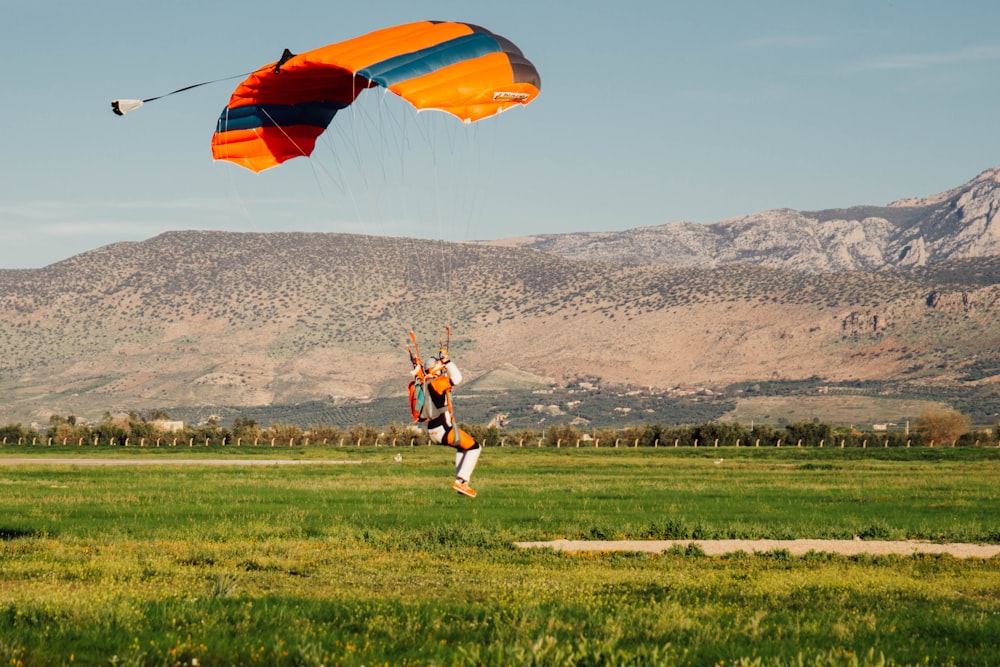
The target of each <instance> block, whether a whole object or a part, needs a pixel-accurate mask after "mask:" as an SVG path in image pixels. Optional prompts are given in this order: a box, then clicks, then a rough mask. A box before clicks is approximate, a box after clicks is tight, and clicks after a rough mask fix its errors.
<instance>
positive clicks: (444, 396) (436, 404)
mask: <svg viewBox="0 0 1000 667" xmlns="http://www.w3.org/2000/svg"><path fill="white" fill-rule="evenodd" d="M413 374H414V376H415V377H418V378H419V377H421V376H422V377H423V378H424V383H423V384H424V387H425V388H426V397H425V401H426V406H425V409H424V412H423V415H424V416H425V417H426V419H427V435H428V436H429V437H430V439H431V441H432V442H434V443H435V444H438V445H445V446H447V447H452V448H453V449H454V450H455V481H454V482H453V483H452V485H451V488H453V489H455V491H457V492H458V493H460V494H462V495H463V496H468V497H470V498H475V497H476V492H475V491H474V490H473V489H472V488H471V487H470V486H469V479H470V478H471V477H472V471H473V470H475V468H476V463H477V462H478V461H479V454H480V452H482V447H481V446H480V444H479V443H478V442H476V439H475V438H474V437H472V436H471V435H469V434H468V433H466V432H465V431H464V430H462V428H461V427H459V426H458V425H457V424H456V423H455V416H454V413H453V411H452V405H451V395H450V394H451V390H452V387H454V386H456V385H459V384H461V382H462V372H461V371H459V370H458V366H456V365H455V362H453V361H451V359H449V358H448V353H447V352H445V351H442V352H441V356H440V357H438V358H436V359H433V358H432V359H431V363H430V365H429V366H428V367H427V368H423V367H422V366H421V365H420V361H419V360H416V361H415V362H414V368H413Z"/></svg>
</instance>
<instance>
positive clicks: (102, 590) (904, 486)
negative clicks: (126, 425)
mask: <svg viewBox="0 0 1000 667" xmlns="http://www.w3.org/2000/svg"><path fill="white" fill-rule="evenodd" d="M396 454H400V455H402V459H403V460H402V461H400V462H395V461H393V456H394V455H396ZM22 456H33V457H34V456H40V457H54V456H59V457H66V456H88V457H96V456H102V457H110V458H115V459H123V458H124V459H144V460H145V459H150V458H155V459H157V460H164V461H166V460H170V459H171V458H174V459H180V458H193V457H204V458H212V459H216V458H238V459H243V460H257V461H260V462H264V461H266V460H269V459H274V458H286V459H298V460H310V459H314V460H317V459H329V460H348V461H355V462H356V461H361V463H360V464H357V465H354V464H351V465H268V464H265V463H261V464H259V465H254V466H249V467H248V466H192V465H163V466H159V465H157V466H147V465H142V466H139V465H136V466H111V467H93V466H84V465H71V464H63V463H58V464H46V465H30V466H26V465H8V464H5V463H4V459H5V458H6V459H7V460H9V459H10V458H11V457H22ZM719 459H722V460H721V461H720V462H719V463H716V461H717V460H719ZM452 462H453V456H452V455H451V451H450V450H446V449H443V448H436V447H422V448H398V449H397V448H384V447H383V448H371V447H362V448H356V447H345V448H329V449H325V448H308V449H301V448H296V449H288V448H240V449H237V448H233V447H229V448H225V449H222V448H193V449H191V448H177V449H173V448H169V449H161V450H151V449H147V450H140V449H136V448H131V449H128V450H126V449H123V448H86V447H84V448H73V447H68V448H63V447H52V448H47V447H7V448H3V449H0V662H2V663H3V664H10V665H50V664H56V665H60V664H65V665H69V664H88V665H89V664H134V665H195V664H198V665H233V664H235V665H428V664H434V665H660V664H662V665H706V664H725V665H802V664H809V665H813V664H820V665H903V664H906V665H909V664H933V665H942V664H944V665H947V664H955V665H996V664H1000V642H998V640H997V637H1000V559H990V560H978V559H970V560H962V559H957V558H952V557H947V556H927V555H917V556H908V557H900V556H891V557H890V556H883V557H875V556H863V557H844V556H836V555H830V554H822V553H813V554H809V555H807V556H804V557H793V556H791V555H789V554H788V553H787V552H781V551H775V552H770V553H763V554H747V553H739V554H734V555H730V556H725V557H708V556H705V555H704V554H703V553H700V552H699V550H698V549H697V548H689V549H680V548H678V549H674V550H672V551H670V552H667V553H665V554H660V555H650V554H636V553H617V554H563V553H554V552H551V551H548V550H527V551H525V550H519V549H517V548H516V547H514V546H513V544H512V543H513V542H514V541H520V540H546V539H553V538H559V537H565V538H575V539H586V538H594V539H624V538H637V539H644V538H650V539H654V538H655V539H667V538H700V539H711V538H799V537H802V538H806V537H809V538H851V537H853V536H858V537H861V538H862V539H865V538H869V539H905V538H919V539H927V540H939V541H973V542H992V543H998V542H1000V486H998V483H997V482H998V480H1000V451H997V450H996V449H971V448H970V449H961V448H956V449H952V448H948V449H911V450H902V449H896V450H892V449H889V450H883V449H868V450H860V449H853V450H851V449H846V450H841V449H823V450H821V449H817V448H811V449H794V448H784V449H773V448H772V449H754V448H741V449H735V448H724V449H714V448H711V449H701V450H695V449H692V448H687V449H672V448H660V449H641V448H640V449H631V448H630V449H600V450H594V449H536V448H525V449H519V448H510V447H506V448H491V449H488V450H486V451H485V452H484V454H483V457H482V459H481V462H480V465H479V468H478V470H477V472H476V479H475V480H474V482H475V484H474V486H475V487H476V488H477V490H478V491H479V493H480V495H479V497H478V498H476V499H475V500H471V499H468V498H464V497H461V496H458V495H457V494H455V493H453V492H452V491H451V490H450V480H451V477H450V475H451V473H452V471H453V466H452Z"/></svg>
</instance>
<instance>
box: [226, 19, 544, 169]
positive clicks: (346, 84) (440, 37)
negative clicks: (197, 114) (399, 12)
mask: <svg viewBox="0 0 1000 667" xmlns="http://www.w3.org/2000/svg"><path fill="white" fill-rule="evenodd" d="M376 86H382V87H383V88H385V89H387V90H390V91H392V92H393V93H395V94H397V95H399V96H400V97H402V98H403V99H405V100H407V101H408V102H409V103H410V104H412V105H413V106H414V107H415V108H417V109H420V110H422V109H435V110H438V111H444V112H446V113H449V114H452V115H454V116H456V117H457V118H459V119H460V120H462V121H463V122H466V123H471V122H474V121H477V120H480V119H482V118H486V117H488V116H492V115H494V114H497V113H499V112H501V111H504V110H505V109H508V108H510V107H513V106H516V105H523V104H528V103H529V102H531V101H532V100H533V99H534V98H535V97H536V96H537V95H538V92H539V89H540V87H541V80H540V77H539V75H538V71H537V70H536V69H535V66H534V65H532V64H531V62H530V61H528V60H527V59H526V58H525V57H524V55H523V54H522V53H521V50H520V49H518V47H517V46H515V45H514V44H513V43H511V42H510V41H509V40H507V39H504V38H503V37H500V36H499V35H496V34H494V33H492V32H490V31H488V30H486V29H484V28H481V27H479V26H475V25H471V24H467V23H450V22H435V21H423V22H418V23H408V24H405V25H400V26H395V27H392V28H384V29H382V30H377V31H375V32H372V33H369V34H367V35H362V36H360V37H355V38H354V39H349V40H347V41H344V42H339V43H337V44H330V45H328V46H324V47H321V48H318V49H314V50H312V51H306V52H304V53H300V54H297V55H296V54H292V53H291V52H289V51H288V50H287V49H286V51H285V53H284V55H283V56H282V57H281V59H280V60H279V61H277V62H275V63H272V64H270V65H267V66H265V67H263V68H261V69H259V70H257V71H256V72H253V73H252V74H251V75H250V76H249V77H248V78H247V79H246V80H245V81H243V82H242V83H241V84H240V85H239V86H237V87H236V90H235V91H233V94H232V97H231V98H230V100H229V104H228V105H227V106H226V108H225V109H224V110H223V111H222V114H221V115H220V116H219V120H218V124H217V127H216V131H215V134H214V136H213V137H212V156H213V157H214V158H215V159H217V160H228V161H230V162H233V163H235V164H238V165H240V166H242V167H246V168H247V169H250V170H252V171H255V172H259V171H262V170H264V169H268V168H270V167H274V166H276V165H278V164H280V163H282V162H284V161H286V160H289V159H291V158H294V157H299V156H306V155H310V154H311V153H312V150H313V147H314V145H315V142H316V138H317V137H318V136H319V135H320V134H322V133H323V132H324V130H326V128H327V126H328V125H329V124H330V122H331V121H332V120H333V117H334V116H335V115H336V113H337V112H338V111H340V110H341V109H344V108H345V107H347V106H349V105H350V104H351V103H352V102H354V100H355V99H356V98H357V96H358V95H359V94H360V93H361V92H362V91H363V90H365V89H367V88H372V87H376Z"/></svg>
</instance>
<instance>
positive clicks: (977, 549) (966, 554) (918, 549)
mask: <svg viewBox="0 0 1000 667" xmlns="http://www.w3.org/2000/svg"><path fill="white" fill-rule="evenodd" d="M514 544H515V545H516V546H518V547H521V548H522V549H553V550H555V551H571V552H581V551H596V552H611V551H642V552H648V553H662V552H664V551H668V550H669V549H671V548H672V547H675V546H680V547H682V548H687V546H688V545H691V544H694V545H697V546H698V547H700V548H701V549H702V551H704V552H705V554H706V555H709V556H721V555H724V554H729V553H736V552H738V551H744V552H746V553H767V552H769V551H788V552H789V553H791V554H792V555H794V556H802V555H805V554H807V553H809V552H810V551H812V552H818V553H836V554H842V555H845V556H854V555H860V554H870V555H873V556H881V555H890V554H897V555H902V556H909V555H913V554H948V555H951V556H954V557H956V558H994V557H996V556H1000V544H960V543H948V544H939V543H936V542H921V541H917V540H905V541H893V542H889V541H878V540H552V541H550V542H515V543H514Z"/></svg>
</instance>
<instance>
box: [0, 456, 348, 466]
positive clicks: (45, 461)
mask: <svg viewBox="0 0 1000 667" xmlns="http://www.w3.org/2000/svg"><path fill="white" fill-rule="evenodd" d="M361 463H364V461H332V460H323V459H315V460H308V461H304V460H298V459H295V460H293V459H168V458H162V459H84V458H79V459H74V458H33V459H31V458H10V459H8V458H4V457H0V466H6V465H59V466H147V465H154V466H159V465H199V466H277V465H359V464H361Z"/></svg>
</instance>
